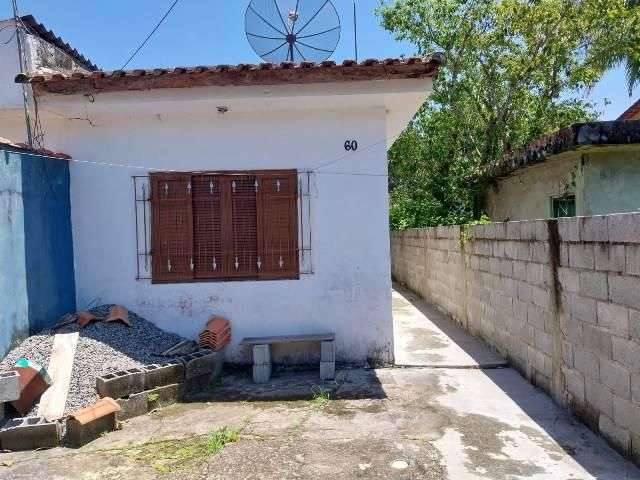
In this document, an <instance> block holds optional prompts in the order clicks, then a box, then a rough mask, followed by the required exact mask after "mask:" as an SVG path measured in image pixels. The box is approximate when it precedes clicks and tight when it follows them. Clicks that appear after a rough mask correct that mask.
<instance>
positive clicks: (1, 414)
mask: <svg viewBox="0 0 640 480" xmlns="http://www.w3.org/2000/svg"><path fill="white" fill-rule="evenodd" d="M6 414H7V411H6V407H5V404H4V403H0V428H2V426H3V425H4V422H5V419H6Z"/></svg>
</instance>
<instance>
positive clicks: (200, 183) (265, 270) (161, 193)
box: [150, 170, 299, 283]
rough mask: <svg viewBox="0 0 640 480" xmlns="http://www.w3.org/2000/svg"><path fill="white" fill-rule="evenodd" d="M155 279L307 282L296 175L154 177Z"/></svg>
mask: <svg viewBox="0 0 640 480" xmlns="http://www.w3.org/2000/svg"><path fill="white" fill-rule="evenodd" d="M150 183H151V207H152V219H153V220H152V221H153V223H152V233H151V241H152V257H153V260H152V267H153V269H152V280H153V282H154V283H172V282H188V281H204V280H225V279H229V280H233V279H264V280H267V279H285V278H291V279H293V278H299V261H298V177H297V172H296V171H295V170H271V171H253V172H225V173H220V174H215V173H211V174H209V173H207V172H201V173H154V174H151V175H150Z"/></svg>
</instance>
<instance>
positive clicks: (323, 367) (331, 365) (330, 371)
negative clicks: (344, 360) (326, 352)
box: [320, 362, 336, 380]
mask: <svg viewBox="0 0 640 480" xmlns="http://www.w3.org/2000/svg"><path fill="white" fill-rule="evenodd" d="M335 377H336V362H320V379H321V380H333V379H334V378H335Z"/></svg>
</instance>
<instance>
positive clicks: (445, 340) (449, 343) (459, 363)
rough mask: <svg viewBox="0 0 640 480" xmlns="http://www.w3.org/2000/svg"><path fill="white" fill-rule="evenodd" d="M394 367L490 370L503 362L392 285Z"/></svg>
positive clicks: (437, 313) (421, 302)
mask: <svg viewBox="0 0 640 480" xmlns="http://www.w3.org/2000/svg"><path fill="white" fill-rule="evenodd" d="M393 328H394V340H395V351H394V354H395V363H396V365H401V366H420V367H434V368H491V367H497V366H506V365H507V363H506V361H505V360H504V359H503V358H502V357H501V356H500V355H498V354H497V353H495V352H494V351H492V350H490V349H489V348H488V347H487V346H486V344H484V343H482V342H481V341H480V340H478V339H477V338H475V337H473V336H471V335H469V334H468V333H467V332H465V331H464V330H463V329H462V328H461V327H459V326H458V325H457V324H456V323H455V322H454V321H453V320H451V319H450V318H449V317H448V316H447V315H446V314H444V313H442V312H441V311H439V310H438V309H436V308H435V307H434V306H432V305H429V304H427V303H426V302H424V301H422V300H421V299H419V298H418V296H417V295H415V294H413V293H411V292H409V291H408V290H406V289H404V288H402V287H400V286H398V285H395V286H394V290H393Z"/></svg>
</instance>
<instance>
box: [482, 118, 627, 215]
mask: <svg viewBox="0 0 640 480" xmlns="http://www.w3.org/2000/svg"><path fill="white" fill-rule="evenodd" d="M491 176H492V185H491V187H490V188H489V190H488V192H487V193H486V195H485V198H484V209H485V211H486V212H487V214H488V215H489V217H490V218H491V219H492V220H493V221H505V220H526V219H535V218H553V217H563V216H575V215H579V216H585V215H601V214H608V213H622V212H634V211H640V121H613V122H592V123H583V124H576V125H572V126H571V127H569V128H566V129H564V130H561V131H559V132H556V133H554V134H552V135H548V136H546V137H543V138H541V139H540V140H538V141H536V142H534V143H532V144H531V145H528V146H527V147H526V148H524V149H523V150H520V151H517V152H513V153H509V154H507V155H506V156H505V157H504V158H503V159H502V161H501V162H500V163H499V164H498V165H496V166H495V168H493V170H492V175H491Z"/></svg>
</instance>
